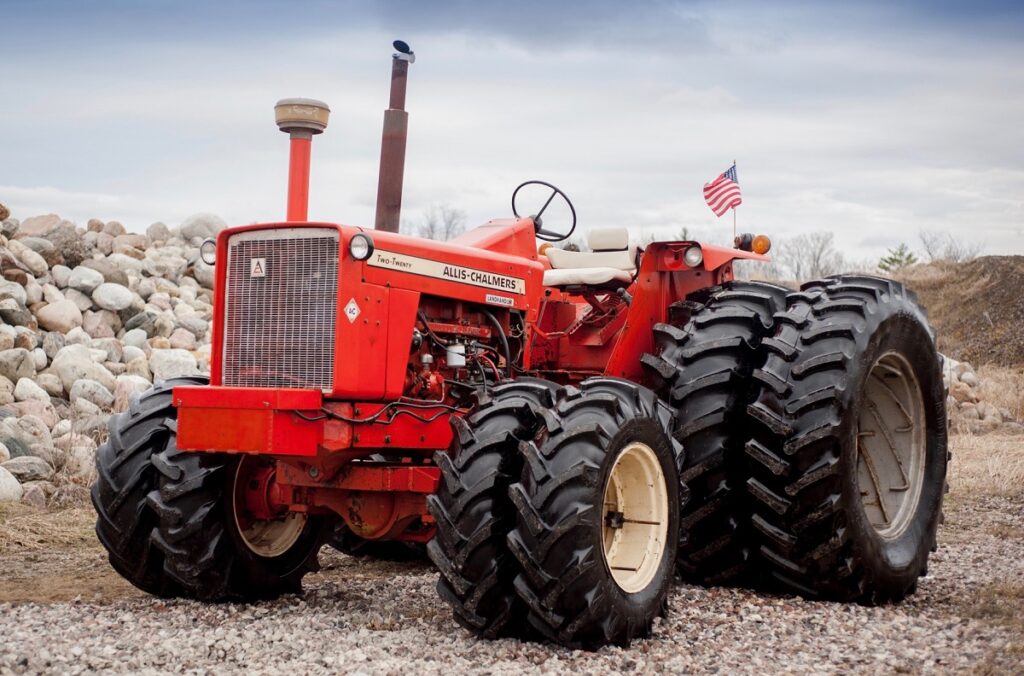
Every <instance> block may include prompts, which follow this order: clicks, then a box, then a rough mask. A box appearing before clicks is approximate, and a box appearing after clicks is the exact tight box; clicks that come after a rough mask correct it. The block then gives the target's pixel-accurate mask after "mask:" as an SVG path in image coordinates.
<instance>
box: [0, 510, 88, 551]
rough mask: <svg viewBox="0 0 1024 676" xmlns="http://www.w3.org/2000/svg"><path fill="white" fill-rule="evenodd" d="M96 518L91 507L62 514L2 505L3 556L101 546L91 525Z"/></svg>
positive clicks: (0, 547) (0, 533) (0, 548)
mask: <svg viewBox="0 0 1024 676" xmlns="http://www.w3.org/2000/svg"><path fill="white" fill-rule="evenodd" d="M95 521H96V515H95V513H94V512H93V511H92V508H90V507H76V508H73V509H65V510H62V511H60V512H56V513H54V512H46V511H40V510H38V509H36V508H34V507H29V506H28V505H20V504H11V503H2V504H0V554H6V553H9V552H13V551H18V552H25V551H41V550H49V549H53V548H55V547H56V548H62V549H77V548H80V547H89V548H93V547H96V546H98V544H97V543H96V536H95V535H94V534H93V532H92V526H93V524H94V523H95Z"/></svg>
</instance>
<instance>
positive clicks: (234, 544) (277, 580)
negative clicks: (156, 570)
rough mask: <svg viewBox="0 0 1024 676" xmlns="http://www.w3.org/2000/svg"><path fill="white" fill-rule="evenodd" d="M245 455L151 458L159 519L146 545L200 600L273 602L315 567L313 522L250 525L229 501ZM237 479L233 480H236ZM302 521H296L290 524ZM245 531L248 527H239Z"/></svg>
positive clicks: (318, 536) (289, 517)
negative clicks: (157, 478)
mask: <svg viewBox="0 0 1024 676" xmlns="http://www.w3.org/2000/svg"><path fill="white" fill-rule="evenodd" d="M263 461H264V460H263V459H261V458H258V457H249V456H227V455H222V454H213V453H195V452H181V451H178V450H177V448H176V447H175V446H174V445H173V443H172V444H170V445H169V446H168V447H167V448H165V449H164V450H163V451H162V452H160V453H158V454H157V455H156V456H154V459H153V464H154V465H155V466H156V467H157V469H158V471H159V472H160V485H159V489H158V490H154V491H152V492H151V493H150V494H149V505H150V506H151V507H152V509H153V510H154V511H155V512H156V514H157V515H158V516H159V519H160V523H159V527H158V528H157V529H156V530H155V531H154V533H153V539H154V543H155V544H156V546H157V547H159V548H160V550H161V551H162V552H163V553H164V571H165V573H166V574H167V576H168V577H170V578H171V579H173V580H174V581H175V582H176V583H177V584H178V585H180V586H181V588H182V589H184V590H185V592H186V593H187V595H188V596H190V597H193V598H197V599H200V600H204V601H232V600H233V601H250V600H263V599H274V598H277V597H278V596H280V595H282V594H289V593H300V592H301V591H302V578H303V577H304V576H305V575H306V573H308V572H315V571H317V570H319V568H320V566H319V562H318V559H317V555H318V553H319V551H320V547H321V545H322V544H323V542H324V530H325V529H324V528H323V520H322V518H321V517H316V516H309V517H305V516H304V515H298V514H295V513H286V514H285V515H283V516H282V517H280V518H278V519H270V520H264V521H257V520H252V522H251V523H250V520H249V519H248V518H247V516H246V515H245V513H244V510H243V508H242V507H241V506H239V504H238V501H237V500H236V493H235V489H236V482H239V481H244V480H245V479H244V477H245V476H246V475H247V472H248V471H249V466H247V465H243V463H260V462H263ZM240 477H241V478H240ZM300 518H301V519H302V523H296V521H295V520H296V519H300ZM247 526H248V527H247Z"/></svg>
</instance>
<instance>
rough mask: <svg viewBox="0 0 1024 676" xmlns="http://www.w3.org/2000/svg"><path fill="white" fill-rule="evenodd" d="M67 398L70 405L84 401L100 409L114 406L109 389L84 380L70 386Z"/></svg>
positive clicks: (93, 381)
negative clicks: (69, 400) (80, 400)
mask: <svg viewBox="0 0 1024 676" xmlns="http://www.w3.org/2000/svg"><path fill="white" fill-rule="evenodd" d="M69 396H70V399H71V403H72V404H74V403H75V402H76V401H78V400H79V399H86V400H87V401H90V402H92V403H93V404H96V405H97V406H99V407H100V408H110V407H111V406H112V405H113V404H114V395H113V394H112V393H111V391H110V390H109V389H107V388H106V387H104V386H103V385H100V384H99V383H98V382H96V381H95V380H88V379H86V378H83V379H81V380H78V381H76V382H75V384H74V385H72V386H71V391H70V393H69Z"/></svg>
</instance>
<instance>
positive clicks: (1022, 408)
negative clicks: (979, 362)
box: [977, 364, 1024, 420]
mask: <svg viewBox="0 0 1024 676" xmlns="http://www.w3.org/2000/svg"><path fill="white" fill-rule="evenodd" d="M977 372H978V378H979V379H980V380H981V385H980V387H979V388H978V396H980V397H981V400H982V401H986V402H988V403H990V404H992V405H993V406H995V407H996V408H1005V409H1007V410H1008V411H1010V413H1011V414H1012V415H1013V417H1014V419H1015V420H1024V369H1021V368H1008V367H1006V366H996V365H995V364H985V365H984V366H981V367H980V368H978V371H977Z"/></svg>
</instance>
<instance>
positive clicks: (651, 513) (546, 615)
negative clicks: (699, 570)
mask: <svg viewBox="0 0 1024 676" xmlns="http://www.w3.org/2000/svg"><path fill="white" fill-rule="evenodd" d="M671 422H672V414H671V412H670V410H669V409H668V407H666V406H665V405H664V404H662V403H660V402H659V401H658V399H657V397H656V396H655V395H654V393H653V392H651V391H650V390H647V389H645V388H643V387H641V386H639V385H636V384H634V383H631V382H627V381H623V380H617V379H613V378H592V379H590V380H587V381H585V382H584V383H582V384H581V385H580V388H579V389H577V388H575V387H565V388H562V389H561V390H560V391H559V393H558V398H557V400H556V402H555V406H554V408H553V410H551V411H549V412H548V414H547V415H546V416H545V427H544V428H543V429H542V430H541V433H540V434H539V435H538V438H537V439H536V440H530V441H527V442H524V443H523V444H521V446H520V447H521V449H522V451H523V453H524V456H525V466H524V467H523V473H522V480H521V481H520V482H519V483H517V484H514V485H513V486H512V487H511V488H510V489H509V494H510V496H511V498H512V501H513V502H514V503H515V505H516V509H517V512H518V516H517V522H516V528H515V530H513V531H512V532H511V533H510V534H509V536H508V543H509V547H510V548H511V550H512V552H513V554H515V556H516V558H517V559H518V561H519V565H520V567H521V569H522V573H521V574H520V575H519V576H518V577H517V578H516V581H515V587H516V591H517V592H518V593H519V596H520V597H521V598H522V599H523V601H525V602H526V605H527V606H528V607H529V610H530V613H529V621H530V624H531V625H532V626H533V627H534V628H535V629H537V630H538V631H539V632H540V633H542V634H543V635H545V636H546V637H548V638H549V639H551V640H553V641H556V642H558V643H560V644H562V645H564V646H567V647H582V648H587V649H596V648H599V647H601V646H603V645H608V644H615V645H622V646H625V645H628V644H629V643H630V641H632V640H633V639H634V638H637V637H641V636H646V635H648V634H649V633H650V629H651V626H652V623H653V621H654V618H655V616H657V615H659V614H661V613H663V612H664V611H665V608H666V603H667V601H666V599H667V595H668V589H669V586H670V584H671V582H672V575H673V569H674V567H675V553H676V547H677V546H678V539H679V492H680V485H679V473H678V467H679V463H680V462H681V460H682V458H681V455H682V451H681V447H680V446H679V445H678V444H677V443H675V442H673V441H672V439H671V438H670V437H669V436H668V434H667V431H666V430H668V429H669V427H670V425H671Z"/></svg>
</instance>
